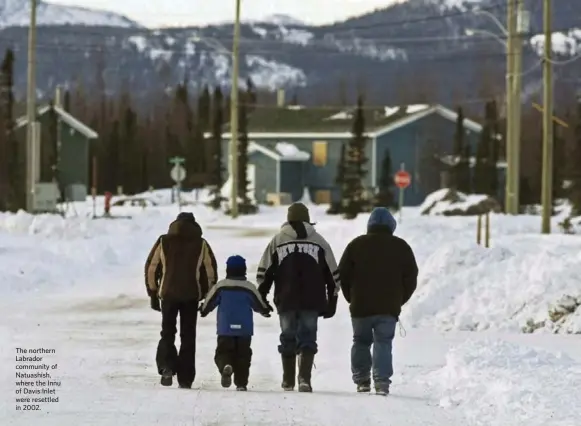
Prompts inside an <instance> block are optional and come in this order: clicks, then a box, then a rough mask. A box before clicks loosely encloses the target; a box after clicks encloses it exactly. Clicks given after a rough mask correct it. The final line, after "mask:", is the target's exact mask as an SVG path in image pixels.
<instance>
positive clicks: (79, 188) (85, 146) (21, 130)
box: [16, 105, 99, 201]
mask: <svg viewBox="0 0 581 426" xmlns="http://www.w3.org/2000/svg"><path fill="white" fill-rule="evenodd" d="M51 108H54V112H55V113H56V118H57V135H58V136H57V141H58V142H57V164H56V175H55V176H54V177H55V178H56V179H57V181H58V184H59V187H60V190H61V192H62V195H63V196H64V197H65V199H66V200H67V201H85V199H86V197H87V193H88V188H89V187H90V177H89V170H90V168H89V147H90V144H91V140H93V139H97V138H98V137H99V135H98V134H97V132H95V131H94V130H93V129H91V128H90V127H88V126H87V125H86V124H84V123H82V122H81V121H79V120H78V119H76V118H75V117H73V116H72V115H71V114H69V113H68V112H66V111H65V110H64V109H63V108H61V107H59V106H50V105H46V106H43V107H41V108H39V109H38V112H37V120H38V121H39V122H40V126H41V129H42V135H43V136H41V141H40V144H41V152H42V147H43V144H46V143H47V140H46V129H47V128H49V127H50V123H49V120H50V118H49V117H50V114H49V112H50V111H51ZM27 124H28V119H27V117H26V116H23V117H20V118H18V119H17V120H16V134H17V137H18V138H19V140H20V141H21V142H22V145H21V146H23V147H25V146H26V145H25V143H24V141H25V140H26V126H27ZM45 146H46V145H45ZM24 151H25V149H23V152H24ZM41 155H42V154H41Z"/></svg>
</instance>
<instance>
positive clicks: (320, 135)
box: [222, 105, 503, 206]
mask: <svg viewBox="0 0 581 426" xmlns="http://www.w3.org/2000/svg"><path fill="white" fill-rule="evenodd" d="M352 113H353V109H340V108H334V109H322V108H308V107H300V106H286V107H274V106H273V107H272V108H263V107H261V108H257V109H256V110H255V111H253V112H252V114H251V116H250V117H249V126H248V127H249V134H248V138H249V141H250V143H249V163H251V164H252V165H253V167H252V169H254V172H253V173H254V180H255V192H256V195H255V196H256V199H257V201H258V202H260V203H264V202H267V201H268V200H270V201H272V200H273V199H277V198H280V199H286V200H287V201H297V200H298V199H300V198H301V197H302V195H303V191H304V188H308V190H309V193H310V196H311V199H312V200H313V201H314V202H316V203H321V204H326V203H330V202H332V201H334V200H338V199H339V198H340V192H339V189H338V188H337V185H336V183H335V182H336V174H337V167H338V163H339V159H340V156H341V148H342V145H343V144H347V143H348V142H349V139H350V138H351V137H352V134H351V127H352V123H353V117H352ZM456 121H457V114H456V112H455V111H453V110H451V109H449V108H446V107H444V106H442V105H407V106H396V107H384V108H370V109H366V110H365V125H366V133H367V136H368V137H369V142H368V143H367V146H366V157H367V159H368V162H367V165H366V167H367V170H368V174H367V176H366V178H365V186H366V188H367V190H368V191H369V192H370V193H373V192H374V191H375V190H376V188H377V187H378V183H379V180H380V178H381V167H382V163H383V159H384V156H385V153H386V150H389V153H390V155H391V160H392V172H395V171H397V170H398V169H399V168H400V165H403V166H404V167H405V170H406V171H408V172H409V173H410V174H411V176H412V183H411V185H410V186H409V187H408V189H407V190H406V192H405V205H407V206H417V205H419V204H421V203H422V202H423V200H424V199H425V197H426V195H427V194H429V193H430V192H433V191H435V190H437V189H440V188H441V187H444V186H446V185H447V184H448V182H447V179H448V178H447V172H446V170H447V169H448V168H449V164H447V161H446V159H447V158H449V156H450V155H451V154H452V153H453V146H454V134H455V131H456ZM464 128H465V131H466V137H465V141H466V142H467V143H469V144H470V146H471V151H472V153H475V151H476V146H477V143H478V139H479V134H480V132H481V131H482V126H481V125H480V124H479V123H477V122H475V121H474V120H471V119H468V118H466V119H465V120H464ZM230 138H231V135H230V134H229V133H224V134H223V142H222V143H223V150H222V152H223V153H224V164H225V165H227V161H228V156H229V154H228V144H229V140H230ZM501 186H503V183H502V182H501Z"/></svg>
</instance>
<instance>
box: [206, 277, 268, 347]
mask: <svg viewBox="0 0 581 426" xmlns="http://www.w3.org/2000/svg"><path fill="white" fill-rule="evenodd" d="M216 307H218V322H217V334H218V336H252V335H253V334H254V319H253V314H252V311H255V312H258V313H260V314H268V313H269V310H268V306H267V305H266V304H265V303H264V301H263V300H262V296H260V293H258V290H257V289H256V286H255V285H254V284H252V283H251V282H250V281H247V280H246V279H245V278H240V279H234V278H226V279H225V280H222V281H219V282H218V283H216V285H214V286H213V287H212V288H211V289H210V291H209V292H208V294H207V296H206V300H205V302H204V304H203V305H202V308H201V309H200V313H201V315H202V316H206V315H208V314H209V313H210V312H212V311H213V310H214V309H216Z"/></svg>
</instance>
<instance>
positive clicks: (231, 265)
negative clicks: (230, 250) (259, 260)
mask: <svg viewBox="0 0 581 426" xmlns="http://www.w3.org/2000/svg"><path fill="white" fill-rule="evenodd" d="M226 275H228V276H232V277H245V276H246V259H244V258H243V257H242V256H238V255H236V256H230V257H229V258H228V260H226Z"/></svg>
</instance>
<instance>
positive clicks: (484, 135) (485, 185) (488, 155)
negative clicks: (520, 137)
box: [473, 103, 493, 195]
mask: <svg viewBox="0 0 581 426" xmlns="http://www.w3.org/2000/svg"><path fill="white" fill-rule="evenodd" d="M489 110H490V106H489V104H488V103H487V104H486V112H485V119H484V126H483V127H482V132H480V140H479V141H478V145H477V147H476V162H475V164H474V182H473V188H474V192H476V193H477V194H488V195H492V194H491V192H492V184H493V183H492V178H491V167H490V162H491V160H492V149H491V148H492V143H491V139H492V137H491V127H490V124H491V123H490V120H489V115H490V113H489Z"/></svg>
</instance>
